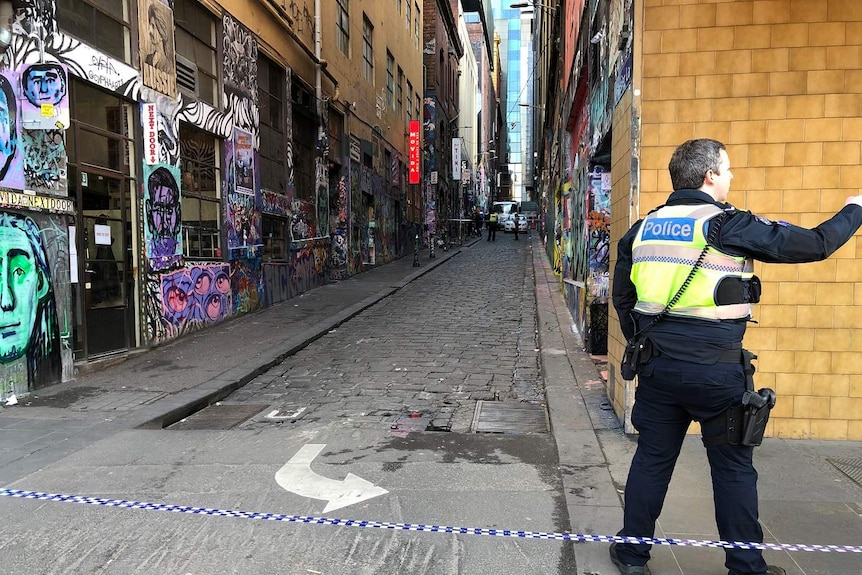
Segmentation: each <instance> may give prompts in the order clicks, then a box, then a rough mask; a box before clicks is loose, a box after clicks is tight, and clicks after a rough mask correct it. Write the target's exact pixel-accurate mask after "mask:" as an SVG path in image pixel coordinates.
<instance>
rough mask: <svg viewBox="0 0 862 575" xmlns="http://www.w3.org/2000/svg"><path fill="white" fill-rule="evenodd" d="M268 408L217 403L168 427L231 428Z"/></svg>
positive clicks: (267, 406)
mask: <svg viewBox="0 0 862 575" xmlns="http://www.w3.org/2000/svg"><path fill="white" fill-rule="evenodd" d="M267 408H269V405H268V404H267V405H262V404H245V403H243V404H224V403H220V404H219V403H216V404H213V405H210V406H209V407H205V408H203V409H202V410H200V411H196V412H194V413H193V414H191V415H189V416H188V417H186V418H185V419H181V420H180V421H178V422H176V423H174V424H173V425H169V426H168V427H167V429H177V430H186V429H230V428H232V427H236V426H237V425H239V424H240V423H242V422H243V421H245V420H247V419H250V418H251V417H254V416H255V415H257V414H258V413H260V412H261V411H263V410H264V409H267Z"/></svg>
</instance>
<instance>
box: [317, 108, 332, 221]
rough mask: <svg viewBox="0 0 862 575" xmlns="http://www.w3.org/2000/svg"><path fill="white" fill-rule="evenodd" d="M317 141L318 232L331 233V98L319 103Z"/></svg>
mask: <svg viewBox="0 0 862 575" xmlns="http://www.w3.org/2000/svg"><path fill="white" fill-rule="evenodd" d="M317 118H318V121H319V124H318V125H317V141H316V142H315V157H314V185H315V189H316V191H317V218H316V220H317V228H318V229H317V233H318V235H321V236H328V235H329V227H328V223H329V161H328V159H327V158H328V157H329V98H323V99H322V100H320V101H319V102H318V105H317Z"/></svg>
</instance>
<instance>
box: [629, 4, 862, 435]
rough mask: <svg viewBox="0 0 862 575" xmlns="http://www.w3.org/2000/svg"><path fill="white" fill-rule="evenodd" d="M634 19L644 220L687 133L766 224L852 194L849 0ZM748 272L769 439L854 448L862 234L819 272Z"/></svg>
mask: <svg viewBox="0 0 862 575" xmlns="http://www.w3.org/2000/svg"><path fill="white" fill-rule="evenodd" d="M642 16H643V18H642V20H641V22H642V24H643V25H642V28H641V40H642V51H643V60H642V79H641V91H642V95H641V102H642V106H641V108H642V110H641V112H642V134H641V146H642V150H641V172H640V197H639V199H638V201H639V204H640V211H641V215H643V214H644V213H646V211H647V210H649V209H650V208H651V207H652V206H655V205H656V204H659V203H661V202H663V201H664V199H665V198H666V196H667V194H668V192H669V191H670V189H671V183H670V176H669V175H668V172H667V163H668V160H669V159H670V155H671V152H672V151H673V149H674V147H675V146H676V145H678V144H679V143H681V142H682V141H684V140H686V139H689V138H697V137H710V138H715V139H718V140H721V141H723V142H724V143H725V144H726V145H727V147H728V153H729V155H730V158H731V165H732V169H733V173H734V175H735V178H734V180H733V184H732V185H731V194H730V198H729V201H730V202H731V203H733V204H734V205H736V206H738V207H740V208H742V209H748V210H751V211H752V212H754V213H756V214H759V215H762V216H765V217H767V218H770V219H783V220H788V221H790V222H793V223H795V224H799V225H802V226H806V227H813V226H815V225H817V224H819V223H820V222H821V221H823V220H824V219H826V218H828V217H830V216H831V215H832V214H833V213H834V212H836V211H838V210H839V209H840V208H841V207H842V206H843V205H844V199H845V198H846V197H847V196H848V195H851V194H857V193H859V186H860V182H862V166H860V159H862V158H860V152H861V151H862V118H860V116H862V10H860V5H859V2H858V0H805V1H795V0H793V1H791V0H771V1H767V0H748V1H746V0H736V1H722V0H718V1H715V0H713V1H711V2H708V3H707V2H700V1H697V0H674V2H673V3H672V5H671V3H670V2H668V1H667V0H664V1H663V0H645V1H644V10H643V14H642ZM636 28H637V21H636ZM756 272H757V274H758V275H759V276H760V278H761V279H762V280H763V299H762V302H761V303H760V304H759V305H758V306H756V307H755V317H754V319H756V320H757V321H758V322H759V324H758V325H756V326H754V325H753V326H752V327H751V328H750V329H749V332H748V335H747V336H746V340H745V342H744V343H745V345H746V347H748V348H749V349H752V350H753V351H755V352H756V353H757V354H758V355H759V356H760V359H759V362H758V373H757V385H758V386H769V387H773V388H774V389H775V390H776V392H778V394H779V402H778V405H777V406H776V408H775V410H774V411H773V417H772V420H771V422H770V427H769V429H768V433H769V434H770V435H772V436H776V437H786V438H819V439H851V440H862V235H860V234H857V235H856V236H855V237H854V238H852V239H851V240H850V242H849V243H848V244H847V245H845V246H844V247H843V248H841V249H840V250H838V252H837V253H835V254H834V255H833V256H832V257H831V258H830V259H829V260H827V261H825V262H820V263H815V264H804V265H774V264H766V265H764V264H758V265H757V267H756Z"/></svg>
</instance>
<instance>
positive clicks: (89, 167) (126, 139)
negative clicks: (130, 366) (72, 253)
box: [67, 81, 137, 360]
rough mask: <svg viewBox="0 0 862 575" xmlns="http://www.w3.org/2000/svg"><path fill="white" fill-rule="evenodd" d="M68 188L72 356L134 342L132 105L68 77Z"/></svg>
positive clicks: (124, 347)
mask: <svg viewBox="0 0 862 575" xmlns="http://www.w3.org/2000/svg"><path fill="white" fill-rule="evenodd" d="M72 88H73V89H72V126H71V128H70V129H69V130H68V131H67V138H68V141H67V148H68V154H69V188H70V190H69V193H70V195H71V196H73V197H75V198H76V200H77V221H76V226H75V227H76V229H75V244H76V249H77V259H78V264H77V266H78V267H77V269H78V282H77V283H76V284H74V285H73V288H74V301H75V308H76V313H75V329H74V342H75V359H76V360H82V359H93V358H95V357H98V356H101V355H105V354H110V353H115V352H119V351H123V350H127V349H129V348H131V347H135V346H136V345H137V338H136V333H137V331H136V328H135V325H136V314H135V313H134V310H135V305H134V303H135V298H136V292H137V290H136V283H137V282H136V281H135V269H136V264H135V261H136V258H135V255H134V254H135V247H134V245H135V242H134V234H133V225H134V216H133V214H134V212H133V206H134V202H133V198H134V197H136V194H135V185H134V180H133V179H132V175H133V173H134V167H133V156H134V148H133V140H132V136H133V133H132V129H133V128H132V127H131V126H133V125H134V123H133V121H132V120H133V118H132V109H133V108H132V105H131V104H129V103H127V102H124V101H123V100H121V99H120V98H119V97H117V96H116V95H114V94H109V93H106V92H102V91H100V90H98V89H96V88H95V87H93V86H89V85H87V84H84V83H83V82H80V81H76V82H73V83H72Z"/></svg>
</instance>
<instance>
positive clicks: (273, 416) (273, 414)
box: [266, 407, 306, 419]
mask: <svg viewBox="0 0 862 575" xmlns="http://www.w3.org/2000/svg"><path fill="white" fill-rule="evenodd" d="M305 410H306V408H305V407H300V408H299V409H297V410H296V413H291V414H290V415H278V410H277V409H273V410H272V411H270V412H269V414H267V416H266V417H267V419H295V418H297V417H299V414H300V413H302V412H303V411H305Z"/></svg>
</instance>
